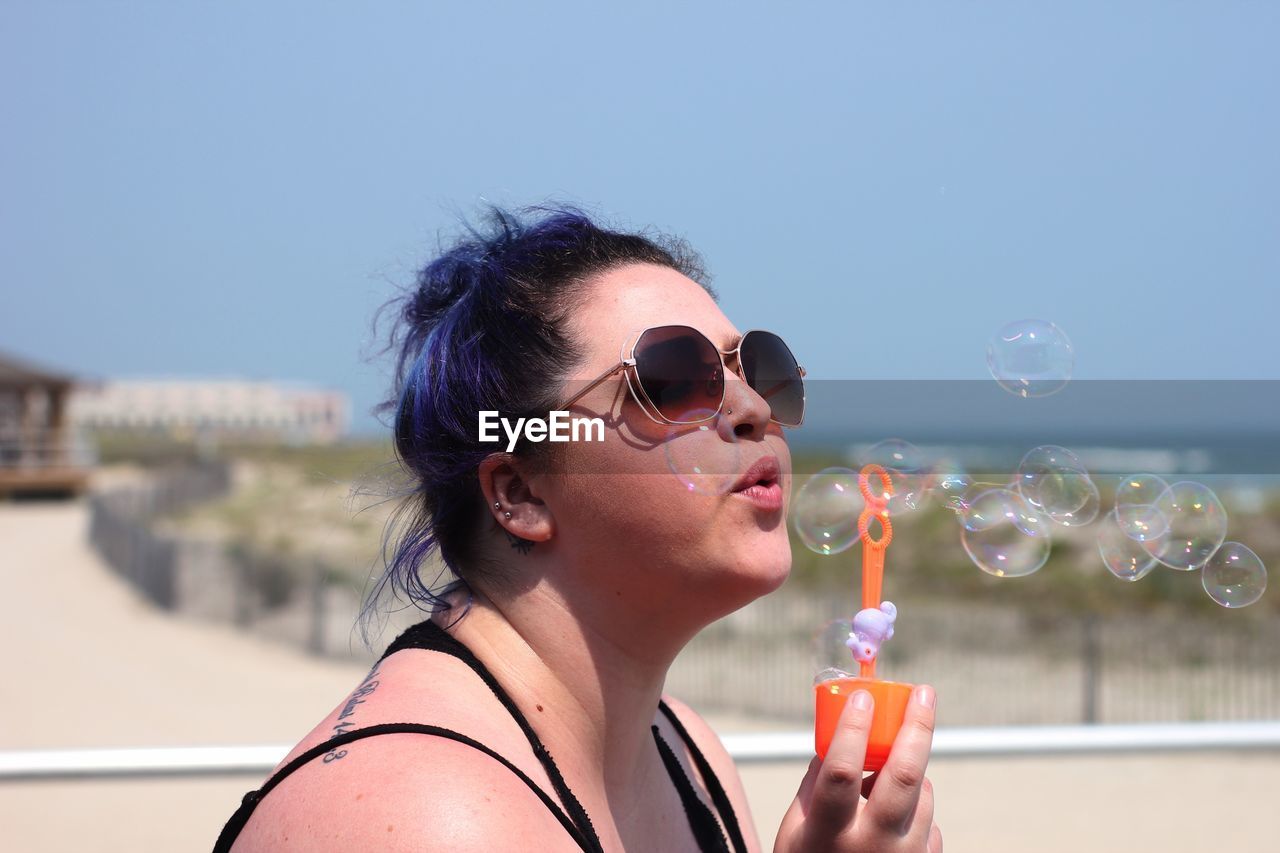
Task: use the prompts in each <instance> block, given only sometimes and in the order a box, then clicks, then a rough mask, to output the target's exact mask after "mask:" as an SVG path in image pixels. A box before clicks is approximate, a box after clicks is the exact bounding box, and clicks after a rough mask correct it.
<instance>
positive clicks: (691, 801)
mask: <svg viewBox="0 0 1280 853" xmlns="http://www.w3.org/2000/svg"><path fill="white" fill-rule="evenodd" d="M401 649H430V650H433V651H438V652H444V653H446V654H450V655H453V656H454V657H456V658H458V659H460V660H461V661H463V662H464V663H466V664H467V665H468V666H470V667H471V668H472V669H473V670H475V672H476V673H477V674H478V675H479V676H480V678H481V679H483V680H484V683H485V684H486V685H488V687H489V689H490V690H492V691H493V693H494V695H495V696H497V697H498V700H499V701H500V702H501V703H502V704H503V706H504V707H505V708H506V709H507V711H508V712H509V713H510V714H511V716H512V717H514V718H515V721H516V722H517V723H518V724H519V725H520V728H521V730H522V731H523V732H524V734H525V737H526V738H528V740H529V745H530V746H532V747H533V752H534V755H536V756H537V758H538V761H539V762H540V763H541V764H542V766H543V767H544V768H545V769H546V771H547V776H548V777H549V778H550V779H551V784H552V786H553V787H554V788H555V789H556V793H557V794H558V795H559V796H560V800H561V802H563V803H564V806H565V809H561V808H560V806H559V804H557V803H556V801H555V800H553V799H552V798H551V796H550V795H548V794H547V793H546V792H545V791H543V790H542V789H541V788H540V787H538V784H537V783H536V782H534V781H533V779H531V778H530V777H529V776H528V774H526V773H525V772H524V771H522V770H521V769H520V768H518V767H516V766H515V765H514V764H512V763H511V762H510V761H508V760H507V759H506V758H504V757H502V756H501V755H499V754H498V753H496V752H494V751H493V750H492V749H490V748H489V747H487V746H485V745H484V744H482V743H480V742H478V741H476V740H473V739H472V738H469V737H467V736H466V735H463V734H459V733H458V732H455V731H452V730H450V729H446V728H441V727H440V726H432V725H427V724H424V723H379V724H377V725H372V726H365V727H364V728H359V729H352V730H351V731H347V732H343V733H342V734H339V735H335V736H334V737H332V738H329V740H327V741H325V742H324V743H321V744H317V745H316V746H313V747H311V748H310V749H308V750H306V751H305V752H303V753H301V754H300V755H298V756H297V757H296V758H294V759H293V760H292V761H290V762H289V763H288V764H286V765H285V766H284V767H282V768H280V772H278V773H276V774H275V775H274V776H272V777H271V778H270V779H268V780H267V781H266V782H265V783H264V784H263V785H262V787H260V788H257V789H255V790H253V791H250V792H249V793H247V794H245V795H244V798H243V799H242V800H241V803H240V807H239V808H238V809H236V812H235V814H233V815H232V816H231V818H230V819H229V820H228V821H227V823H226V826H224V827H223V829H222V832H221V834H220V835H219V836H218V841H217V843H216V844H215V845H214V848H213V849H214V853H226V851H230V850H231V845H232V844H233V843H234V842H235V840H236V836H238V835H239V834H240V831H241V830H243V829H244V827H245V824H247V823H248V822H249V818H250V817H251V816H252V815H253V811H254V809H255V808H257V805H258V803H260V802H261V801H262V798H263V797H265V796H266V795H267V794H268V793H270V792H271V789H272V788H274V787H275V786H276V785H278V784H280V782H281V781H283V780H284V779H285V777H287V776H288V775H289V774H290V773H292V772H294V771H295V770H297V769H298V768H299V767H301V766H303V765H304V764H306V763H307V762H308V761H311V760H312V759H313V758H316V757H317V756H320V755H324V754H325V753H327V752H329V751H330V750H333V749H336V748H338V747H341V746H343V745H345V744H348V743H351V742H352V741H355V740H359V739H360V738H366V737H373V736H374V735H381V734H398V733H402V732H414V733H417V734H425V735H434V736H437V737H445V738H449V739H450V740H455V741H458V742H459V743H464V744H466V745H467V746H470V747H472V748H474V749H476V750H478V751H480V752H483V753H484V754H486V755H488V756H489V757H490V758H493V759H494V760H495V761H498V762H500V763H501V764H502V765H504V766H505V767H506V768H507V769H508V770H510V771H511V772H512V773H514V774H515V775H516V776H518V777H519V778H520V780H521V781H522V782H524V783H525V784H526V785H527V786H529V788H530V789H531V790H532V791H533V793H534V794H536V795H537V797H538V799H540V800H541V801H542V803H543V805H545V806H546V807H547V808H548V809H549V810H550V811H551V813H552V814H553V815H555V817H556V819H557V820H558V821H559V822H560V824H561V825H562V826H563V827H564V828H565V831H566V832H568V833H569V835H570V836H572V838H573V840H574V841H575V842H576V843H577V844H578V846H579V847H581V848H582V849H583V850H586V851H588V853H602V851H603V848H602V846H601V844H600V838H599V836H598V835H597V834H596V831H595V827H593V826H592V824H591V818H590V817H588V816H587V813H586V810H585V809H583V808H582V805H581V804H580V803H579V802H578V798H577V797H575V796H574V794H573V792H572V791H570V790H569V786H568V784H566V783H565V781H564V777H563V776H562V775H561V774H560V769H559V768H558V767H556V763H555V761H553V760H552V758H551V754H550V753H549V752H547V748H546V747H545V746H543V745H542V741H541V740H539V739H538V735H537V733H535V732H534V730H533V727H532V726H530V725H529V721H528V720H527V719H525V716H524V714H522V713H520V709H519V708H518V707H516V704H515V702H513V701H512V700H511V697H510V696H509V695H508V694H507V692H506V691H505V690H503V689H502V685H500V684H499V683H498V681H497V679H495V678H494V677H493V674H492V673H490V672H489V670H488V668H486V667H485V665H484V664H483V663H481V662H480V660H479V658H477V657H476V656H475V655H473V654H472V653H471V650H470V649H468V648H467V647H466V646H465V645H463V644H462V643H460V642H459V641H458V640H456V639H454V637H453V636H452V635H451V634H449V633H448V632H446V631H445V630H444V629H443V628H441V627H440V626H439V625H437V624H435V623H434V622H432V621H431V620H430V619H427V620H425V621H422V622H419V623H418V624H417V625H414V626H412V627H410V628H408V629H406V630H405V631H404V633H402V634H401V635H400V636H399V637H397V638H396V639H395V641H394V642H392V643H391V645H389V646H388V647H387V650H386V651H385V652H383V653H382V656H381V657H379V658H378V663H381V662H382V661H383V660H385V659H386V658H387V657H389V656H390V655H392V654H393V653H395V652H398V651H400V650H401ZM374 668H375V669H376V668H377V666H376V664H375V666H374ZM658 707H659V709H660V710H661V711H662V713H663V714H665V715H666V717H667V719H668V720H669V721H670V722H671V727H672V728H674V729H675V730H676V732H677V733H678V734H679V735H680V737H681V739H682V740H684V742H685V744H686V745H687V746H688V747H689V753H690V754H691V755H692V757H693V762H694V764H695V765H696V766H697V768H698V772H699V773H701V774H702V778H703V780H704V781H705V782H706V785H707V792H708V793H709V794H710V795H711V799H712V801H713V802H714V803H715V806H716V808H717V809H718V810H719V812H720V818H721V820H723V822H724V826H725V829H727V830H728V832H729V837H730V841H731V843H732V845H733V850H734V853H746V849H747V845H746V842H745V841H744V840H743V837H742V830H741V829H740V828H739V826H738V819H737V816H736V815H735V814H734V811H733V805H732V804H731V803H730V802H729V798H728V797H727V796H726V795H725V792H724V787H723V786H722V785H721V784H720V780H719V779H718V778H717V777H716V774H715V772H714V771H713V770H712V769H711V765H710V764H708V763H707V760H706V758H705V757H704V756H703V754H702V752H701V750H699V749H698V747H697V745H696V744H694V742H693V738H692V737H690V735H689V732H688V730H687V729H686V728H685V727H684V725H683V724H682V723H681V722H680V720H679V719H677V718H676V715H675V713H673V712H672V710H671V708H670V707H669V706H668V705H667V703H666V702H663V701H661V700H660V701H659V703H658ZM652 729H653V739H654V741H655V743H656V744H657V747H658V752H659V754H660V755H661V756H662V762H663V764H664V765H665V766H666V768H667V773H668V775H670V776H671V781H672V782H674V783H675V786H676V790H677V791H678V792H679V793H680V802H681V803H682V804H683V805H684V810H685V814H686V815H687V816H688V818H689V825H690V827H691V828H692V829H693V835H694V838H696V839H697V842H698V847H699V849H700V850H703V851H715V853H729V843H727V842H726V841H725V837H724V833H723V832H721V831H720V826H719V824H718V823H717V822H716V818H715V815H714V814H712V812H711V809H710V808H708V807H707V805H706V804H705V803H704V802H703V801H702V800H701V798H699V796H698V793H697V791H695V790H694V787H693V783H692V782H690V781H689V777H688V776H686V775H685V773H684V770H683V769H682V768H681V766H680V761H679V759H677V758H676V756H675V753H674V752H672V750H671V747H670V746H668V745H667V742H666V740H664V739H663V737H662V735H661V734H659V733H658V727H657V726H656V725H654V726H652ZM565 810H567V811H568V814H566V813H565Z"/></svg>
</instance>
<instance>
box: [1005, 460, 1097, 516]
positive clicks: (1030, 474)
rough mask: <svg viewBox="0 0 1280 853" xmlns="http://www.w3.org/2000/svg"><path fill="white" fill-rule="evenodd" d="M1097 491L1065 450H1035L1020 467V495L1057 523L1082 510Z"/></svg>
mask: <svg viewBox="0 0 1280 853" xmlns="http://www.w3.org/2000/svg"><path fill="white" fill-rule="evenodd" d="M1097 491H1098V487H1097V486H1095V485H1094V484H1093V481H1092V480H1091V479H1090V478H1089V474H1088V472H1087V471H1085V469H1084V466H1083V465H1081V464H1080V459H1079V458H1078V457H1077V456H1076V455H1075V454H1074V453H1072V452H1071V451H1070V450H1067V449H1066V448H1065V447H1058V446H1057V445H1056V444H1046V445H1043V446H1041V447H1037V448H1034V449H1032V450H1029V451H1027V455H1026V456H1023V457H1022V461H1021V462H1020V463H1019V464H1018V494H1020V495H1022V497H1023V498H1024V499H1025V500H1026V502H1027V503H1029V504H1031V506H1033V507H1035V508H1036V509H1038V510H1041V511H1042V512H1043V513H1044V514H1045V515H1048V516H1049V517H1050V518H1052V519H1054V520H1055V521H1057V520H1059V518H1060V517H1061V516H1066V515H1069V514H1071V513H1075V512H1077V511H1079V510H1080V509H1081V508H1082V507H1084V506H1085V504H1086V503H1087V502H1088V501H1089V500H1090V498H1091V497H1096V495H1097Z"/></svg>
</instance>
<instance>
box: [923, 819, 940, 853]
mask: <svg viewBox="0 0 1280 853" xmlns="http://www.w3.org/2000/svg"><path fill="white" fill-rule="evenodd" d="M924 849H925V853H942V830H941V829H938V825H937V824H936V823H935V824H933V825H932V826H930V827H929V842H928V844H927V845H926V846H925V848H924Z"/></svg>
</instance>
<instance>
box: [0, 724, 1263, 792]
mask: <svg viewBox="0 0 1280 853" xmlns="http://www.w3.org/2000/svg"><path fill="white" fill-rule="evenodd" d="M721 740H723V742H724V745H725V748H726V749H727V750H728V751H729V754H730V755H732V756H733V758H734V760H735V761H737V762H740V763H773V762H783V761H808V760H809V759H811V758H812V757H813V732H812V731H789V732H764V733H761V732H752V733H749V734H726V735H723V736H722V738H721ZM291 749H292V747H290V746H284V745H273V746H194V747H137V748H124V749H52V750H8V751H3V752H0V782H20V781H31V780H38V779H95V778H96V779H111V778H136V777H148V776H211V775H228V774H237V775H245V776H258V777H262V776H265V775H266V774H267V773H269V772H270V771H271V770H272V769H273V768H275V766H276V765H277V764H279V763H280V761H281V759H283V758H284V757H285V756H286V755H287V754H288V753H289V752H290V750H291ZM1237 749H1246V750H1258V749H1280V721H1274V722H1256V723H1162V724H1137V725H1104V726H1003V727H995V728H943V729H939V730H938V731H937V733H936V734H935V735H934V738H933V757H934V758H938V759H946V758H961V757H975V756H1001V755H1061V754H1071V755H1081V754H1087V753H1139V752H1182V751H1189V750H1202V751H1213V750H1237Z"/></svg>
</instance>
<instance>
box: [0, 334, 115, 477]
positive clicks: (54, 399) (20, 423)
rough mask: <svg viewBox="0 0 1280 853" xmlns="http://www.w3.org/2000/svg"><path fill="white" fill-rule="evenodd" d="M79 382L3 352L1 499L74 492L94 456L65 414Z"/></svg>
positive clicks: (0, 368)
mask: <svg viewBox="0 0 1280 853" xmlns="http://www.w3.org/2000/svg"><path fill="white" fill-rule="evenodd" d="M75 387H76V379H75V378H74V377H72V376H70V375H69V374H65V373H61V372H58V371H54V370H49V369H47V368H43V367H38V366H36V365H34V364H32V363H31V362H29V361H26V360H23V359H19V358H17V357H16V356H12V355H6V354H3V353H0V497H4V496H7V495H12V494H33V493H44V494H48V493H61V494H76V493H78V492H80V491H82V490H83V489H84V487H85V485H86V483H87V482H88V478H89V471H90V469H91V468H92V466H93V458H92V454H91V453H90V451H89V449H88V446H87V445H86V444H85V443H84V442H83V441H82V440H81V439H80V436H79V435H78V433H77V431H76V430H75V429H74V427H73V426H72V424H71V423H70V420H69V418H68V416H67V408H68V403H69V400H70V397H71V395H72V394H73V393H74V389H75Z"/></svg>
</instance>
